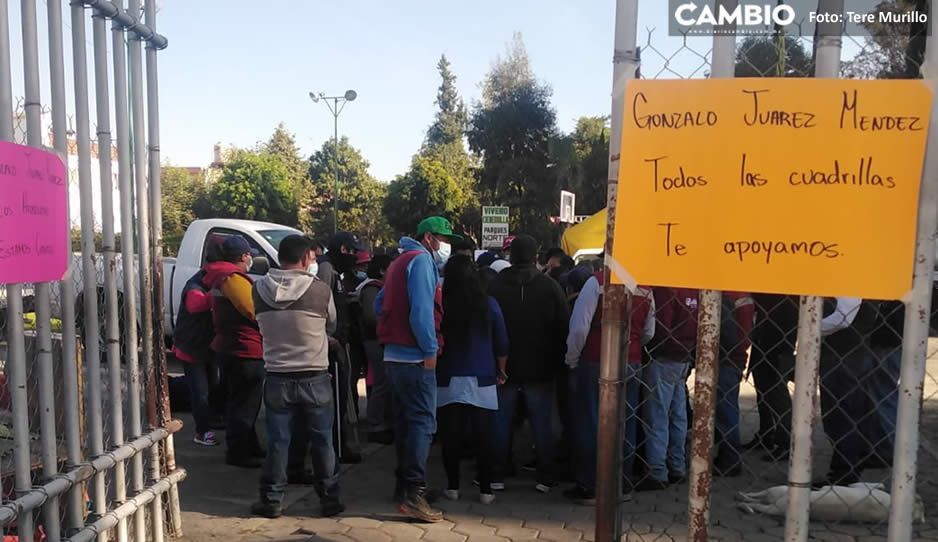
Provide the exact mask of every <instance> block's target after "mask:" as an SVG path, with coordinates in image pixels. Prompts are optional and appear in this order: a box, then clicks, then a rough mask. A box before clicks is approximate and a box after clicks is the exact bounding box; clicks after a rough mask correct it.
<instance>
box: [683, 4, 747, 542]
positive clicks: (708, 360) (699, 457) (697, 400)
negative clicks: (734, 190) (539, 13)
mask: <svg viewBox="0 0 938 542" xmlns="http://www.w3.org/2000/svg"><path fill="white" fill-rule="evenodd" d="M737 4H738V2H737V0H719V1H718V2H717V7H718V8H720V9H723V8H725V9H726V10H728V11H732V10H733V9H735V8H736V6H737ZM735 60H736V25H735V24H728V25H723V26H717V27H715V28H714V35H713V53H712V58H711V71H710V76H711V77H713V78H731V77H733V76H734V71H735ZM722 299H723V294H722V293H721V292H718V291H715V290H701V291H700V309H699V312H698V315H697V316H698V320H697V321H698V323H697V359H696V361H695V363H694V397H693V399H692V401H693V412H694V418H693V428H692V429H691V452H690V473H689V476H688V486H689V488H688V502H687V516H688V519H687V526H688V535H687V538H688V540H694V541H699V542H705V541H706V540H708V536H709V534H708V531H709V529H710V490H711V485H712V483H713V462H712V461H711V459H710V453H711V450H712V449H713V426H714V415H715V411H716V400H717V371H718V370H719V359H720V315H721V313H722V308H723V303H722Z"/></svg>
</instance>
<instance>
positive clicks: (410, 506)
mask: <svg viewBox="0 0 938 542" xmlns="http://www.w3.org/2000/svg"><path fill="white" fill-rule="evenodd" d="M426 491H427V488H425V487H422V486H411V487H409V488H407V498H406V499H405V500H404V502H403V503H402V504H401V505H400V506H399V507H398V510H400V511H401V513H402V514H404V515H406V516H409V517H412V518H414V519H416V520H417V521H422V522H424V523H439V522H440V521H443V512H441V511H440V510H436V509H434V508H433V507H431V506H430V503H428V502H427V499H426V496H425V495H426Z"/></svg>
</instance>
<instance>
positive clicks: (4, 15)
mask: <svg viewBox="0 0 938 542" xmlns="http://www.w3.org/2000/svg"><path fill="white" fill-rule="evenodd" d="M9 24H10V23H9V12H8V10H7V2H6V0H0V139H3V140H4V141H13V89H12V74H11V68H10V28H9ZM7 349H8V351H9V354H8V355H7V365H6V369H5V370H6V376H7V386H8V388H9V390H10V399H11V404H12V407H13V468H14V471H15V474H14V488H15V490H16V494H17V495H20V494H22V493H23V492H26V491H29V490H30V489H31V487H32V480H31V479H30V478H31V477H30V472H29V471H30V460H29V416H28V415H27V413H28V412H29V399H28V397H27V395H26V342H25V340H24V338H23V288H22V284H8V285H7ZM16 526H17V532H18V534H19V539H20V540H21V541H23V542H32V540H33V511H32V510H23V511H22V512H21V513H20V515H19V516H18V517H17V521H16Z"/></svg>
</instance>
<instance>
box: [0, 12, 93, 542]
mask: <svg viewBox="0 0 938 542" xmlns="http://www.w3.org/2000/svg"><path fill="white" fill-rule="evenodd" d="M46 7H47V8H48V9H47V11H48V19H49V25H48V26H49V80H50V86H51V87H52V88H51V90H52V144H53V146H54V147H55V150H56V152H58V153H59V156H60V157H61V158H62V160H67V159H68V136H67V134H66V130H67V126H66V121H65V119H66V115H65V110H66V107H67V105H66V103H65V100H66V99H65V58H64V53H63V41H62V3H61V2H47V3H46ZM0 99H3V98H0ZM67 174H68V172H67V168H66V175H67ZM70 182H71V181H70ZM68 208H69V209H72V208H73V206H72V202H71V201H69V203H68ZM69 216H71V211H69ZM59 294H60V296H61V300H60V303H61V306H62V315H61V316H62V387H63V390H62V401H63V403H64V408H63V411H64V413H65V414H64V419H63V424H64V425H65V428H64V433H65V455H66V459H67V462H66V469H71V468H75V467H76V466H77V465H78V464H80V463H81V462H82V461H83V456H82V449H81V435H80V429H81V428H80V424H81V420H80V417H79V414H78V413H79V408H80V406H79V405H80V401H81V399H80V398H79V397H78V355H77V350H78V349H77V341H76V336H75V283H74V281H73V279H72V258H69V265H68V270H67V271H66V272H65V277H64V278H63V279H62V281H61V282H60V283H59ZM66 504H67V506H66V510H67V513H66V516H65V524H66V529H67V530H66V534H69V535H70V534H71V533H73V532H74V531H76V530H78V529H80V528H81V526H82V524H83V523H84V521H85V507H84V495H83V494H82V487H81V485H78V484H76V485H75V486H73V487H72V488H71V489H69V490H68V494H67V497H66Z"/></svg>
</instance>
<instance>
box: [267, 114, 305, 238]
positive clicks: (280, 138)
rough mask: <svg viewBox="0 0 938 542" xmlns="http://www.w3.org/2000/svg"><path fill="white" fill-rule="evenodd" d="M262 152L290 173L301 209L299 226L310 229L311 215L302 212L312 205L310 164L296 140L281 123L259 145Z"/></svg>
mask: <svg viewBox="0 0 938 542" xmlns="http://www.w3.org/2000/svg"><path fill="white" fill-rule="evenodd" d="M258 150H259V151H261V152H267V153H270V154H272V155H274V156H276V157H277V158H279V159H280V160H281V161H282V162H283V164H284V165H285V166H286V167H287V171H289V173H290V175H289V183H290V186H291V187H292V190H293V191H294V192H295V193H296V194H297V200H298V202H299V208H300V210H301V212H300V214H299V225H300V227H301V228H302V229H310V228H311V227H312V223H311V222H310V220H309V217H310V213H309V212H302V210H307V209H308V208H309V206H310V205H311V198H312V193H311V186H310V181H309V163H308V162H306V161H305V160H303V158H302V156H301V155H300V149H299V148H298V147H297V146H296V138H295V137H294V136H293V134H292V133H290V132H289V131H288V130H287V128H286V126H285V125H284V124H283V123H282V122H281V123H280V124H278V125H277V128H275V129H274V133H273V134H272V135H271V136H270V139H269V140H267V142H265V143H262V144H260V145H258Z"/></svg>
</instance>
